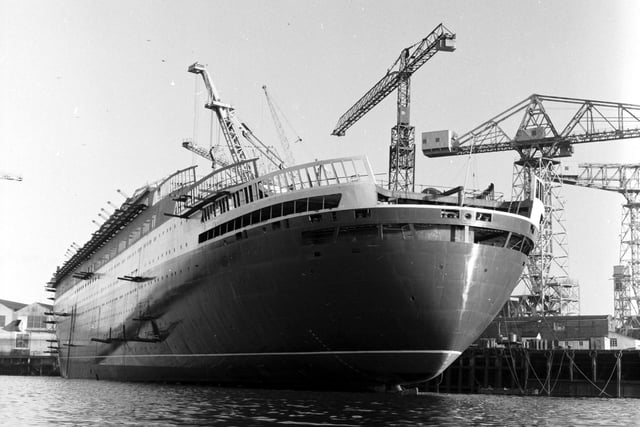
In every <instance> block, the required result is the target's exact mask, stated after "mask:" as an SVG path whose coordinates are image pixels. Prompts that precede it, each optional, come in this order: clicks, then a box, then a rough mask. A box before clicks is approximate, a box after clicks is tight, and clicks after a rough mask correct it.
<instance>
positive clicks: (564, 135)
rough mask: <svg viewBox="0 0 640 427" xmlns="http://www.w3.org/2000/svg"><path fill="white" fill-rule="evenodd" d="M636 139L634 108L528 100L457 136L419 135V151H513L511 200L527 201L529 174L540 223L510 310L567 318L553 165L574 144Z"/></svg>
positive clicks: (639, 132)
mask: <svg viewBox="0 0 640 427" xmlns="http://www.w3.org/2000/svg"><path fill="white" fill-rule="evenodd" d="M570 111H575V113H573V114H572V113H570ZM518 113H522V116H521V119H520V121H519V124H518V122H517V119H518V116H517V114H518ZM552 116H553V117H554V118H553V120H552ZM514 120H515V123H514ZM565 120H566V125H565V126H564V128H562V127H560V123H561V121H565ZM509 126H511V127H509ZM638 137H640V105H634V104H621V103H614V102H606V101H593V100H587V99H578V98H562V97H557V96H544V95H536V94H534V95H531V96H530V97H528V98H526V99H525V100H523V101H522V102H520V103H518V104H516V105H514V106H513V107H511V108H509V109H507V110H506V111H504V112H502V113H500V114H498V115H497V116H495V117H493V118H492V119H490V120H488V121H486V122H484V123H482V124H481V125H479V126H477V127H475V128H474V129H472V130H471V131H469V132H467V133H465V134H463V135H462V136H459V137H458V136H456V135H455V133H453V132H451V131H436V132H425V133H423V134H422V149H423V153H424V154H425V155H426V156H428V157H441V156H452V155H470V154H476V153H489V152H497V151H506V150H515V151H516V152H517V153H518V154H519V157H520V159H519V160H518V161H516V162H515V164H514V181H513V191H514V194H513V198H514V199H521V198H525V197H528V194H529V193H530V190H531V189H530V188H529V185H530V184H529V183H530V182H531V174H535V175H537V176H538V177H539V178H540V179H542V181H543V182H544V184H545V197H544V203H545V218H544V221H543V224H542V227H541V232H540V238H539V241H538V243H537V245H536V248H535V250H534V251H533V252H532V254H531V255H530V257H529V262H528V264H527V266H526V269H525V273H524V274H523V276H522V278H521V280H522V282H523V284H524V285H525V286H526V287H527V288H528V289H529V290H530V292H531V294H532V295H528V296H521V300H520V302H519V304H517V305H516V307H514V309H516V311H517V313H515V314H520V315H529V314H542V315H552V314H561V315H567V314H577V313H578V312H579V300H578V298H579V294H578V292H579V288H578V285H577V284H576V283H574V282H572V281H571V280H570V279H569V277H568V270H567V268H568V252H567V248H566V245H567V243H566V229H565V227H564V200H563V199H562V197H561V196H560V194H559V186H560V184H559V183H558V164H559V161H558V160H557V159H558V158H560V157H569V156H571V155H572V153H573V145H575V144H582V143H589V142H599V141H611V140H618V139H626V138H638Z"/></svg>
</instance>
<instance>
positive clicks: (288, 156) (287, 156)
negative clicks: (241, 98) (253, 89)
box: [262, 85, 302, 166]
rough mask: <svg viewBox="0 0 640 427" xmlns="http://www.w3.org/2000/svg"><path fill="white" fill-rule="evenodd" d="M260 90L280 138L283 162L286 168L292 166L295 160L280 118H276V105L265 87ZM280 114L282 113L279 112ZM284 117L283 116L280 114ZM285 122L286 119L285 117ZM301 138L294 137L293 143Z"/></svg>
mask: <svg viewBox="0 0 640 427" xmlns="http://www.w3.org/2000/svg"><path fill="white" fill-rule="evenodd" d="M262 90H264V96H265V98H266V99H267V105H268V106H269V111H270V112H271V117H272V118H273V124H274V126H275V127H276V132H277V133H278V138H280V144H281V145H282V149H283V150H284V161H285V163H286V165H287V166H293V164H294V163H295V160H294V158H293V153H292V152H291V145H290V144H289V138H287V134H286V132H285V131H284V127H283V126H282V122H281V121H280V117H279V116H278V110H279V108H278V107H277V105H276V103H275V102H274V100H273V99H272V97H271V95H269V92H267V86H266V85H263V86H262ZM280 114H282V111H280ZM282 116H283V117H284V114H282ZM285 120H286V117H285ZM300 141H302V138H300V137H299V136H296V140H295V141H294V142H300Z"/></svg>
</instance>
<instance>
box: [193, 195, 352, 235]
mask: <svg viewBox="0 0 640 427" xmlns="http://www.w3.org/2000/svg"><path fill="white" fill-rule="evenodd" d="M341 198H342V194H326V195H323V196H314V197H305V198H303V199H298V200H290V201H288V202H283V203H276V204H274V205H270V206H265V207H264V208H262V209H256V210H255V211H253V212H249V213H248V214H245V215H242V216H239V217H237V218H234V219H232V220H230V221H227V222H225V223H222V224H220V225H217V226H215V227H213V228H210V229H209V230H207V231H205V232H204V233H200V235H198V243H203V242H206V241H207V240H210V239H213V238H215V237H218V236H222V235H224V234H227V233H231V232H232V231H235V230H239V229H241V228H243V227H248V226H250V225H255V224H259V223H262V222H265V221H269V220H271V219H274V218H280V217H283V216H287V215H291V214H297V213H304V212H313V211H319V210H322V209H335V208H337V207H338V205H339V204H340V199H341Z"/></svg>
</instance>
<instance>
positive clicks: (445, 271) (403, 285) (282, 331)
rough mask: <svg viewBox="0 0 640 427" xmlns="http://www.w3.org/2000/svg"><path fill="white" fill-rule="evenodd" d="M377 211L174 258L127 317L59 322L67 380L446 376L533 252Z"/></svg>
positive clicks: (321, 382)
mask: <svg viewBox="0 0 640 427" xmlns="http://www.w3.org/2000/svg"><path fill="white" fill-rule="evenodd" d="M373 211H374V212H373V214H371V213H368V215H369V216H368V217H366V218H363V219H358V220H353V219H351V220H350V221H344V220H341V218H342V217H341V216H335V215H334V216H333V217H331V216H330V215H329V214H323V215H322V216H318V217H316V218H314V219H313V222H312V223H311V217H309V216H301V217H300V218H299V219H298V220H295V219H291V220H283V221H280V222H279V223H278V224H279V225H278V227H277V229H276V228H275V227H274V226H272V225H271V224H269V226H268V227H267V226H263V227H256V228H254V229H251V230H249V231H248V232H247V233H238V234H236V235H235V236H233V237H231V238H227V239H218V240H213V241H211V242H206V243H204V244H200V245H198V246H197V247H196V248H195V249H193V250H191V251H189V252H186V253H184V254H183V255H180V256H176V257H174V258H171V259H170V260H168V261H167V262H165V263H163V264H162V265H161V266H159V267H156V268H155V270H152V271H149V272H147V274H148V276H150V277H154V279H153V280H149V281H144V282H140V283H128V285H129V286H130V287H131V288H130V290H129V291H128V297H127V298H128V299H126V300H125V301H123V302H122V303H123V304H129V305H130V306H132V308H131V309H129V310H126V309H123V312H126V314H125V318H124V319H123V321H122V322H121V324H119V325H117V326H116V325H112V324H109V323H107V322H101V321H100V319H101V316H100V313H99V312H100V305H99V304H98V305H96V307H95V309H93V310H92V311H91V312H88V311H83V314H82V316H85V318H87V319H89V318H90V319H91V320H87V321H84V322H83V321H82V318H81V316H80V315H78V316H77V320H76V321H75V324H74V322H72V321H68V322H66V323H63V324H61V325H59V337H60V341H61V344H62V347H61V351H60V359H61V360H60V361H61V370H62V373H63V375H64V376H65V377H68V378H98V379H117V380H130V381H193V382H208V383H217V384H242V385H249V386H269V387H297V388H299V387H303V388H332V389H337V388H344V389H366V388H371V387H374V386H377V385H381V384H382V385H384V384H387V385H389V384H407V383H416V382H420V381H425V380H428V379H430V378H433V377H434V376H436V375H438V374H439V373H440V372H442V371H443V370H444V369H445V368H446V367H447V366H448V365H449V364H450V363H451V362H453V361H454V360H455V359H456V358H457V356H458V355H459V354H460V353H461V352H462V351H463V350H464V349H465V348H466V347H468V346H469V345H470V344H471V343H472V342H473V341H474V340H475V339H476V337H477V336H479V334H480V333H481V332H482V331H483V330H484V328H485V327H486V326H487V325H488V324H489V323H490V322H491V320H492V319H493V317H494V316H495V315H496V313H497V312H498V311H499V310H500V308H501V307H502V305H503V304H504V303H505V301H506V299H507V298H508V296H509V295H510V293H511V291H512V290H513V287H514V286H515V284H516V282H517V279H518V277H519V275H520V274H521V272H522V268H523V266H524V261H525V259H526V255H525V254H523V253H522V252H520V251H517V250H513V249H508V248H507V247H494V246H491V245H481V244H475V243H473V242H471V241H468V240H469V238H468V236H467V237H463V238H462V239H456V238H455V236H454V234H455V233H452V235H451V236H452V237H451V238H450V239H448V240H444V239H441V238H437V239H433V236H431V235H428V234H421V233H419V232H417V231H416V228H415V227H414V226H413V225H410V224H413V223H417V222H420V212H421V211H424V208H407V207H394V208H387V209H378V210H373ZM351 215H352V216H351V218H353V211H351ZM513 223H514V226H513V227H514V230H515V229H516V228H517V227H520V228H521V230H518V232H520V233H522V234H523V235H526V234H527V232H529V230H530V225H529V223H528V222H526V221H524V220H519V221H516V220H514V221H513ZM385 227H387V228H385ZM405 229H406V230H405ZM403 230H404V231H403ZM457 240H459V241H457ZM104 303H106V302H104V301H103V304H104ZM72 317H73V316H72ZM78 322H79V323H78ZM83 325H84V326H83ZM65 341H67V343H68V345H66V346H65V345H64V343H65Z"/></svg>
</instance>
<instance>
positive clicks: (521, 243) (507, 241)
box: [302, 223, 533, 255]
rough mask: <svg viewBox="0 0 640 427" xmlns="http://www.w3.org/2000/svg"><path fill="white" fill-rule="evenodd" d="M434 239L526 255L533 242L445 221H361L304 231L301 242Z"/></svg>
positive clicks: (309, 243)
mask: <svg viewBox="0 0 640 427" xmlns="http://www.w3.org/2000/svg"><path fill="white" fill-rule="evenodd" d="M372 238H373V239H380V240H414V239H416V240H433V241H445V242H467V243H475V244H479V245H487V246H496V247H501V248H508V249H513V250H516V251H520V252H522V253H524V254H525V255H529V253H530V252H531V250H532V249H533V241H532V240H531V239H529V238H528V237H525V236H522V235H520V234H517V233H510V232H508V231H504V230H495V229H489V228H481V227H468V230H467V229H465V227H464V226H460V225H446V224H423V223H417V224H402V223H401V224H363V225H350V226H346V227H330V228H323V229H318V230H311V231H303V232H302V244H303V245H317V244H324V243H333V242H336V241H353V242H357V241H358V240H371V239H372Z"/></svg>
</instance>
